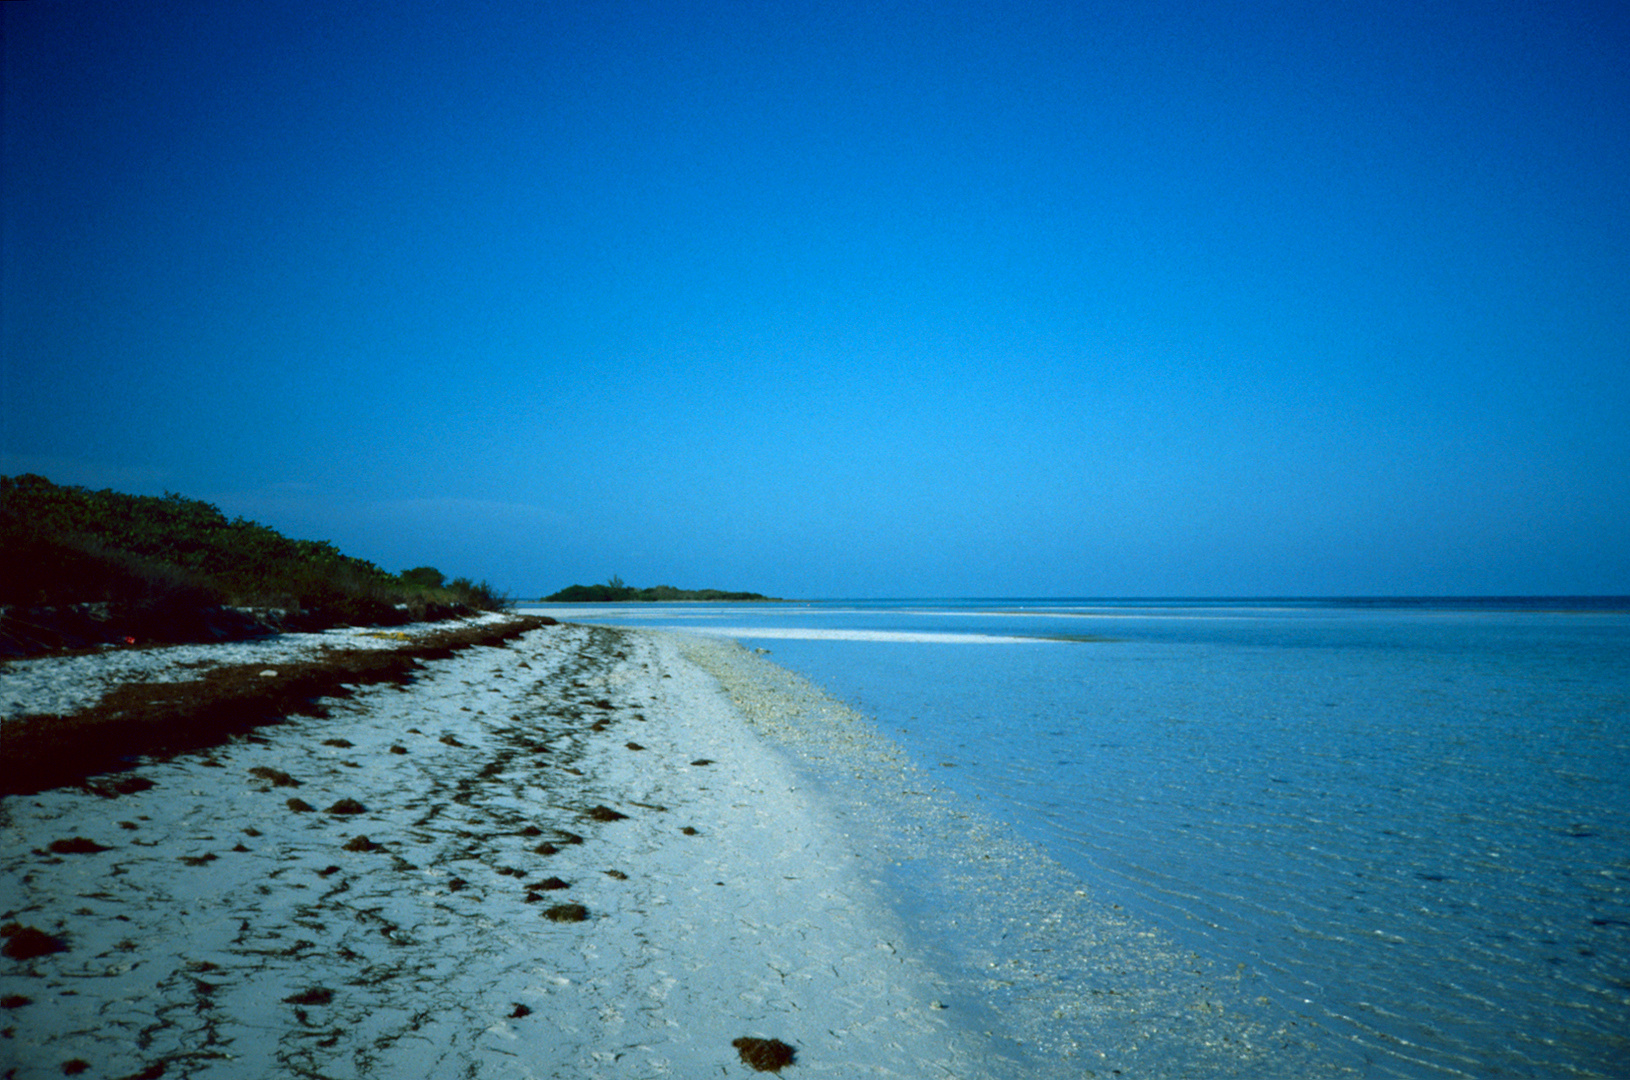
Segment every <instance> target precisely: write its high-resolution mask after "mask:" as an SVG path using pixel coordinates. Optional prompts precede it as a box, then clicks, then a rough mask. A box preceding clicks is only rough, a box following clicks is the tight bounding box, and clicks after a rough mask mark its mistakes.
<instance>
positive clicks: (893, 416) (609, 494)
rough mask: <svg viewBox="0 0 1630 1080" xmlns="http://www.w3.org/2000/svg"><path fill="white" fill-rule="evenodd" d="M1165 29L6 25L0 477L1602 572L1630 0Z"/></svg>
mask: <svg viewBox="0 0 1630 1080" xmlns="http://www.w3.org/2000/svg"><path fill="white" fill-rule="evenodd" d="M1196 6H1197V5H1193V4H1188V3H1171V4H1161V3H1105V4H1050V3H1047V4H1043V3H1037V4H1017V5H1015V4H1012V3H1009V2H1001V3H997V2H991V3H975V2H960V0H948V2H947V0H942V2H936V3H894V4H890V3H876V2H871V3H865V4H852V5H850V4H800V3H759V4H730V3H720V2H718V0H709V2H707V3H693V4H681V3H668V2H662V0H658V2H651V3H604V4H600V3H584V4H572V5H565V4H560V5H554V4H544V5H536V4H530V3H528V4H522V3H480V2H467V3H462V4H445V3H437V4H420V3H394V4H389V5H385V4H351V3H336V4H330V5H321V6H312V5H287V4H218V3H172V2H162V0H160V2H144V3H141V4H128V3H109V4H101V3H72V2H53V0H37V2H34V3H27V4H5V5H3V6H0V13H3V18H4V28H5V50H6V53H5V133H4V138H5V143H4V154H5V177H4V195H3V198H4V256H3V257H4V267H3V269H4V281H3V289H4V292H3V302H4V316H3V318H4V326H3V332H4V350H5V354H4V366H3V369H0V472H4V473H8V474H15V473H19V472H37V473H41V474H43V475H45V476H48V477H50V478H51V479H53V480H56V481H58V482H59V483H74V484H84V485H87V486H91V487H97V488H100V487H113V488H116V489H118V490H123V491H132V492H140V493H151V494H160V493H163V492H165V491H175V492H179V493H182V494H184V495H188V496H192V497H196V498H202V499H206V500H208V501H210V502H214V503H216V504H217V505H218V506H220V507H221V508H222V509H223V510H224V511H225V512H226V513H228V514H229V515H242V516H245V517H249V518H252V519H254V520H258V521H262V522H265V523H267V524H269V525H272V526H274V527H276V528H278V529H280V530H282V531H284V532H286V533H289V534H291V535H295V536H300V537H306V538H311V539H324V540H331V541H333V542H334V543H336V544H338V545H339V546H340V547H341V548H342V549H344V550H345V551H347V552H348V553H350V554H354V555H358V556H360V557H363V558H367V559H371V560H373V561H375V562H377V563H379V564H380V565H382V566H385V567H386V568H388V569H392V570H397V569H402V568H405V567H407V566H413V565H420V564H423V563H430V564H433V565H435V566H438V567H440V568H441V569H443V570H445V571H447V572H449V573H451V574H460V575H468V576H472V577H476V578H488V579H490V580H492V581H493V582H494V583H495V584H498V585H500V586H503V587H505V588H508V589H510V590H511V591H513V592H515V593H516V594H517V595H522V596H535V595H538V594H540V593H543V592H548V591H552V590H554V589H556V588H560V587H562V586H564V585H567V584H570V583H572V582H591V581H601V580H605V579H606V578H607V577H609V576H610V575H612V574H617V575H620V576H621V577H622V578H624V579H625V580H627V581H629V582H631V583H635V584H641V585H649V584H657V583H665V584H673V585H678V586H681V587H697V588H699V587H721V588H740V589H753V590H757V591H762V592H767V593H773V594H777V595H783V596H793V597H861V596H1002V595H1008V596H1013V595H1022V596H1171V595H1191V596H1229V595H1353V594H1445V593H1468V594H1472V593H1630V420H1627V418H1630V16H1627V14H1626V10H1625V9H1624V7H1623V6H1622V5H1618V4H1608V3H1602V4H1584V3H1560V4H1543V5H1541V4H1529V5H1515V4H1504V5H1502V4H1490V3H1479V4H1469V3H1468V4H1457V3H1443V4H1436V5H1417V4H1407V5H1392V4H1387V3H1375V2H1365V3H1354V4H1345V3H1339V2H1334V3H1321V4H1317V5H1301V4H1295V5H1289V4H1287V5H1278V4H1230V3H1220V4H1214V5H1206V6H1205V8H1206V9H1205V10H1204V11H1200V12H1196V11H1195V10H1193V9H1194V8H1195V7H1196ZM1423 7H1430V8H1431V10H1429V11H1423V10H1421V9H1422V8H1423Z"/></svg>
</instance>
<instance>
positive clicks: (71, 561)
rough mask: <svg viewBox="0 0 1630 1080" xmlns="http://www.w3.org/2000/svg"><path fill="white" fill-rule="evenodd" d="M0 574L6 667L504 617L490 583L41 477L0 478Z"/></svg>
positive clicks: (192, 504) (1, 648)
mask: <svg viewBox="0 0 1630 1080" xmlns="http://www.w3.org/2000/svg"><path fill="white" fill-rule="evenodd" d="M0 566H3V567H4V572H3V573H0V657H8V656H34V655H40V654H44V653H54V652H65V651H73V650H78V649H88V648H95V647H97V646H101V645H107V644H132V643H133V644H137V645H147V644H183V643H196V642H210V641H230V640H239V639H242V638H246V637H254V636H257V635H261V634H268V633H278V632H282V631H291V630H296V631H312V630H323V629H327V628H329V627H333V626H400V625H404V624H406V623H412V622H433V621H437V620H440V619H446V618H452V617H457V616H461V615H468V614H471V613H473V612H478V611H500V610H504V609H505V608H507V607H509V606H510V600H509V597H508V596H507V595H505V594H503V593H501V592H499V591H498V590H497V589H495V588H493V586H491V585H490V584H488V583H487V582H485V581H483V582H480V583H477V582H473V581H471V580H470V579H468V578H454V579H453V580H452V581H448V580H446V578H445V576H444V575H443V574H442V573H441V571H439V570H436V569H435V568H434V567H429V566H420V567H415V568H413V569H410V570H404V571H402V572H401V573H400V574H392V573H389V572H388V571H385V570H382V569H381V568H379V567H378V566H375V565H374V564H373V563H370V562H367V561H366V560H363V559H357V558H353V557H351V556H348V555H346V554H344V553H343V552H341V551H340V550H339V549H338V548H336V547H334V545H332V544H330V543H328V542H327V541H321V540H292V539H290V538H288V537H286V536H283V535H282V534H280V533H278V532H276V531H275V530H273V529H269V528H267V527H266V526H264V525H260V524H257V523H255V522H253V521H246V520H245V519H243V518H236V519H228V518H227V517H226V515H225V514H223V513H221V511H220V510H219V509H217V508H216V507H214V506H212V505H210V504H209V503H206V502H201V501H199V500H197V499H187V498H183V497H182V496H180V495H174V494H171V495H166V496H164V497H162V498H158V497H154V496H143V495H124V494H121V493H119V492H116V491H89V490H87V489H85V488H79V487H69V486H62V485H58V484H53V483H52V482H51V481H49V480H47V479H46V478H45V477H43V476H34V475H23V476H0Z"/></svg>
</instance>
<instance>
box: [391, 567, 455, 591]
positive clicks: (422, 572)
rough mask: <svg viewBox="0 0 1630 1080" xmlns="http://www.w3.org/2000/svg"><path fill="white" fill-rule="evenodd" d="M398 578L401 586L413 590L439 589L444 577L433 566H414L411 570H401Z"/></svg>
mask: <svg viewBox="0 0 1630 1080" xmlns="http://www.w3.org/2000/svg"><path fill="white" fill-rule="evenodd" d="M400 577H401V578H402V584H404V585H409V586H412V587H413V588H415V589H439V588H441V587H442V582H443V581H445V580H446V576H445V575H444V574H443V573H442V572H441V571H440V570H437V569H436V568H435V567H434V566H415V567H414V568H413V569H412V570H403V571H402V573H401V575H400Z"/></svg>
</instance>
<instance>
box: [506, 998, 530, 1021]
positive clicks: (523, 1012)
mask: <svg viewBox="0 0 1630 1080" xmlns="http://www.w3.org/2000/svg"><path fill="white" fill-rule="evenodd" d="M531 1015H532V1010H531V1009H529V1008H527V1007H526V1006H525V1005H522V1004H521V1003H520V1002H518V1001H517V1002H516V1003H515V1008H514V1010H513V1011H512V1012H511V1013H510V1014H509V1018H510V1019H511V1020H521V1019H524V1018H525V1017H528V1016H531Z"/></svg>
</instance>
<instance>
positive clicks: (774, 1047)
mask: <svg viewBox="0 0 1630 1080" xmlns="http://www.w3.org/2000/svg"><path fill="white" fill-rule="evenodd" d="M730 1045H731V1046H734V1047H735V1048H736V1053H738V1054H740V1055H741V1059H742V1061H744V1062H746V1063H747V1064H748V1065H750V1066H752V1067H753V1068H754V1069H757V1070H758V1071H759V1072H780V1071H781V1070H782V1069H784V1068H786V1067H787V1066H788V1065H791V1064H792V1063H793V1059H794V1058H795V1057H797V1055H798V1052H797V1051H796V1050H794V1049H793V1048H792V1047H790V1046H788V1045H787V1044H786V1043H784V1042H782V1041H781V1040H780V1039H755V1038H753V1037H751V1036H749V1035H743V1036H742V1037H741V1038H739V1039H733V1040H732V1041H731V1043H730Z"/></svg>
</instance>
